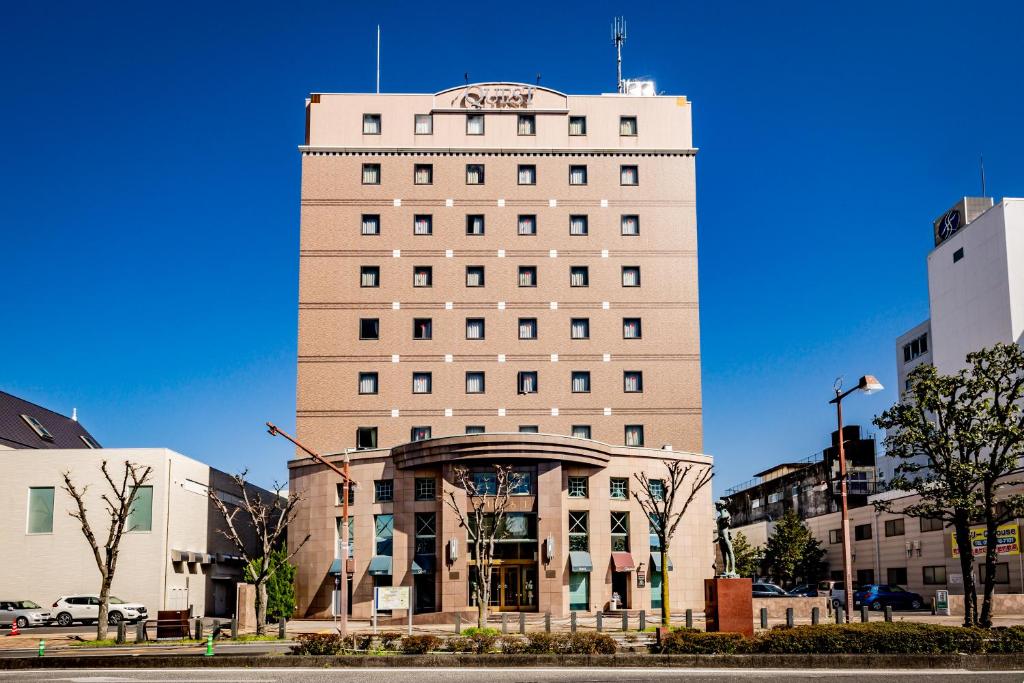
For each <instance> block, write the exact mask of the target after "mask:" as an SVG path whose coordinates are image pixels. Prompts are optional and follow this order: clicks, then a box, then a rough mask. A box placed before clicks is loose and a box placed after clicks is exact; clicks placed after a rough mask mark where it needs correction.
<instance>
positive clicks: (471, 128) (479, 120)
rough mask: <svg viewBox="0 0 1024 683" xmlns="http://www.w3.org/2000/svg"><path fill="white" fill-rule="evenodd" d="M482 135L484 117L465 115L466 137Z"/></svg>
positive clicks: (481, 115) (480, 115)
mask: <svg viewBox="0 0 1024 683" xmlns="http://www.w3.org/2000/svg"><path fill="white" fill-rule="evenodd" d="M483 134H484V115H483V114H466V135H483Z"/></svg>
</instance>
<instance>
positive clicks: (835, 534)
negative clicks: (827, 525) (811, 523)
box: [828, 529, 843, 545]
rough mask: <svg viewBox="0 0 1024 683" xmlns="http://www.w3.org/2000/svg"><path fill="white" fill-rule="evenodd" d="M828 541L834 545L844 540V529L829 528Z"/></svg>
mask: <svg viewBox="0 0 1024 683" xmlns="http://www.w3.org/2000/svg"><path fill="white" fill-rule="evenodd" d="M828 542H829V543H831V544H832V545H835V544H836V543H842V542H843V530H842V529H829V530H828Z"/></svg>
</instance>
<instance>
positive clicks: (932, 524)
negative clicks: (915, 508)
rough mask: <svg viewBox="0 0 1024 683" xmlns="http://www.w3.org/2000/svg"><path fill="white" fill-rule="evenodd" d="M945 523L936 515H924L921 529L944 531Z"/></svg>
mask: <svg viewBox="0 0 1024 683" xmlns="http://www.w3.org/2000/svg"><path fill="white" fill-rule="evenodd" d="M944 526H945V523H944V522H943V521H942V520H941V519H938V518H936V517H922V518H921V531H942V529H943V527H944Z"/></svg>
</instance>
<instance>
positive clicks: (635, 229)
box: [620, 215, 640, 236]
mask: <svg viewBox="0 0 1024 683" xmlns="http://www.w3.org/2000/svg"><path fill="white" fill-rule="evenodd" d="M620 225H621V226H622V234H623V235H629V236H633V235H639V234H640V216H636V215H625V216H623V217H622V218H621V223H620Z"/></svg>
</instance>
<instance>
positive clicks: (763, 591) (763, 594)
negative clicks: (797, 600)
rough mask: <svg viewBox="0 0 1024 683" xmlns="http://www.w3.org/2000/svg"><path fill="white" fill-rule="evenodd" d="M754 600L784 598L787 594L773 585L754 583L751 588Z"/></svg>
mask: <svg viewBox="0 0 1024 683" xmlns="http://www.w3.org/2000/svg"><path fill="white" fill-rule="evenodd" d="M751 592H752V594H753V596H754V597H755V598H786V597H789V594H788V593H786V591H785V590H784V589H783V588H781V587H779V586H776V585H775V584H774V583H763V582H762V583H755V584H753V585H752V586H751Z"/></svg>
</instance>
